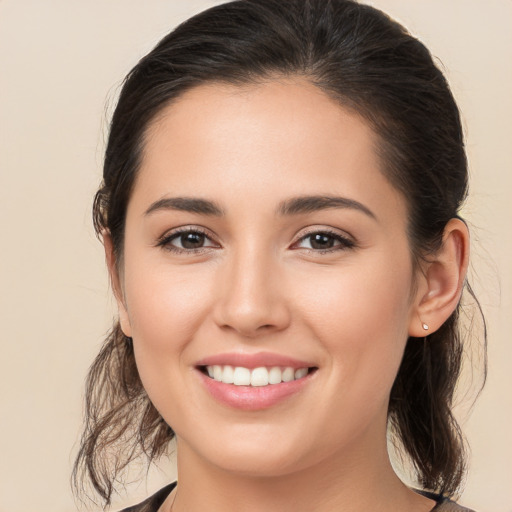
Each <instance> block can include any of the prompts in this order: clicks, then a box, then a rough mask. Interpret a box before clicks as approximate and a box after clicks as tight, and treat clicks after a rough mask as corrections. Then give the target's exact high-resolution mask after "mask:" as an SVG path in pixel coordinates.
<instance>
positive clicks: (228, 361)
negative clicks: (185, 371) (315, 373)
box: [196, 352, 315, 369]
mask: <svg viewBox="0 0 512 512" xmlns="http://www.w3.org/2000/svg"><path fill="white" fill-rule="evenodd" d="M213 365H220V366H225V365H230V366H241V367H243V368H249V369H253V368H259V367H262V366H265V367H268V368H272V367H273V366H280V367H283V368H289V367H291V368H294V369H298V368H311V367H314V366H315V365H313V364H311V363H310V362H306V361H301V360H299V359H295V358H294V357H290V356H286V355H283V354H274V353H272V352H257V353H255V354H247V353H240V352H230V353H224V354H215V355H212V356H208V357H205V358H204V359H201V360H200V361H198V362H197V363H196V366H213Z"/></svg>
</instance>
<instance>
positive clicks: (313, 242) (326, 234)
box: [295, 230, 355, 253]
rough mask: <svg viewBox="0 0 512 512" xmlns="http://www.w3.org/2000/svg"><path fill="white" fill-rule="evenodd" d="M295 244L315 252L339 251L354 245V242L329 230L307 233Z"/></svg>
mask: <svg viewBox="0 0 512 512" xmlns="http://www.w3.org/2000/svg"><path fill="white" fill-rule="evenodd" d="M295 245H296V246H298V247H299V248H302V249H307V250H309V251H312V252H317V253H318V252H319V253H327V252H334V251H341V250H346V249H352V248H353V247H355V243H354V242H353V241H352V240H350V239H349V238H347V237H345V236H342V235H340V234H339V233H335V232H333V231H329V230H323V231H314V232H312V233H308V234H307V235H305V236H303V237H302V238H301V239H300V240H299V241H298V242H297V243H296V244H295Z"/></svg>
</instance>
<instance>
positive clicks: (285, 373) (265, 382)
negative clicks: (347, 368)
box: [199, 365, 317, 387]
mask: <svg viewBox="0 0 512 512" xmlns="http://www.w3.org/2000/svg"><path fill="white" fill-rule="evenodd" d="M199 370H200V371H201V372H202V373H203V374H205V375H207V376H208V377H210V378H211V379H212V380H215V381H217V382H222V383H224V384H233V385H235V386H250V387H263V386H272V385H276V384H281V383H283V382H292V381H295V380H300V379H303V378H304V377H306V376H307V375H309V374H311V373H313V372H315V371H316V370H317V368H316V367H314V366H313V367H304V368H292V367H290V366H287V367H280V366H273V367H265V366H261V367H258V368H252V369H251V368H245V367H243V366H231V365H208V366H199Z"/></svg>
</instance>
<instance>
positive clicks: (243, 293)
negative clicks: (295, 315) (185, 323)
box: [214, 250, 290, 338]
mask: <svg viewBox="0 0 512 512" xmlns="http://www.w3.org/2000/svg"><path fill="white" fill-rule="evenodd" d="M284 280H285V279H284V275H283V271H282V269H280V268H279V262H277V261H276V258H275V257H272V255H270V254H268V253H267V254H264V251H257V250H252V251H250V250H247V251H243V252H242V251H240V252H239V254H238V255H235V256H234V257H233V258H232V259H229V258H228V259H227V260H226V261H224V268H223V271H222V272H220V273H219V290H220V292H221V293H220V297H219V298H218V300H217V301H216V304H215V307H214V318H215V322H216V323H217V325H218V326H219V327H220V328H221V329H223V330H231V331H235V332H237V333H238V334H239V335H241V336H243V337H246V338H256V337H260V336H261V335H263V334H268V333H272V332H278V331H281V330H283V329H285V328H286V327H287V326H288V325H289V323H290V308H289V306H290V304H289V301H288V300H287V294H286V291H287V290H286V286H285V283H284Z"/></svg>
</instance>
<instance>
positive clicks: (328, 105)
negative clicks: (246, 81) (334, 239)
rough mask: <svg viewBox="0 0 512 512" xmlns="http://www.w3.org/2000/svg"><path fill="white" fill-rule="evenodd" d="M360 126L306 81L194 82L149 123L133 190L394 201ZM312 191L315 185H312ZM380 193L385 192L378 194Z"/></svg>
mask: <svg viewBox="0 0 512 512" xmlns="http://www.w3.org/2000/svg"><path fill="white" fill-rule="evenodd" d="M378 141H379V139H378V136H377V135H376V134H375V133H374V131H373V130H372V129H371V128H370V126H369V125H368V123H367V122H365V121H364V120H363V118H362V117H360V116H359V115H357V114H356V113H353V112H350V111H349V110H347V109H346V108H344V107H342V106H341V105H340V104H339V103H337V102H335V101H334V100H333V99H332V98H330V97H329V96H328V95H327V94H325V93H324V92H323V91H321V90H320V89H319V88H317V87H316V86H314V85H312V84H311V83H309V82H308V81H306V80H305V79H299V78H297V79H282V80H271V81H268V82H262V83H257V84H250V85H243V86H233V85H226V84H219V83H211V84H205V85H201V86H198V87H195V88H193V89H191V90H189V91H187V92H186V93H184V94H183V95H182V96H180V97H179V98H178V99H177V100H176V101H175V102H173V103H172V104H170V105H168V106H167V107H165V108H164V109H163V110H162V112H161V113H160V114H159V115H158V116H157V118H156V119H155V120H154V121H153V122H152V123H151V125H150V126H149V128H148V130H147V133H146V136H145V144H144V153H143V159H142V165H141V169H140V172H139V176H138V178H137V183H136V186H135V192H136V195H139V196H140V195H143V196H147V197H148V200H149V198H151V200H153V201H154V200H155V199H158V198H159V197H162V196H164V195H166V194H173V195H190V196H193V195H196V196H197V195H198V194H199V195H207V194H209V193H214V194H216V195H217V196H218V197H219V198H220V200H221V201H222V200H224V199H225V200H226V201H227V202H229V201H231V202H232V201H233V199H234V198H235V197H243V196H245V199H246V200H251V199H256V198H257V199H258V202H259V203H260V204H262V203H264V202H265V199H266V198H267V197H270V196H272V194H271V193H270V192H271V191H275V190H276V189H277V190H278V191H279V193H281V194H282V195H283V194H288V195H290V196H293V195H300V194H302V193H304V191H305V189H309V190H308V191H309V192H310V193H319V194H327V193H336V194H342V195H344V196H352V197H353V198H354V199H356V200H362V199H364V200H365V201H370V202H374V203H376V206H378V204H377V203H382V204H385V203H386V201H387V202H389V200H390V199H392V200H393V202H394V203H396V202H397V201H398V202H401V199H400V198H399V197H398V196H399V194H398V193H397V191H396V190H395V189H394V188H393V187H392V186H391V185H390V183H389V182H388V180H387V179H386V178H385V177H384V175H383V173H382V172H381V167H382V165H381V162H380V159H379V157H378V151H377V150H376V146H377V144H378ZM312 189H314V190H312ZM386 194H387V195H386Z"/></svg>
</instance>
